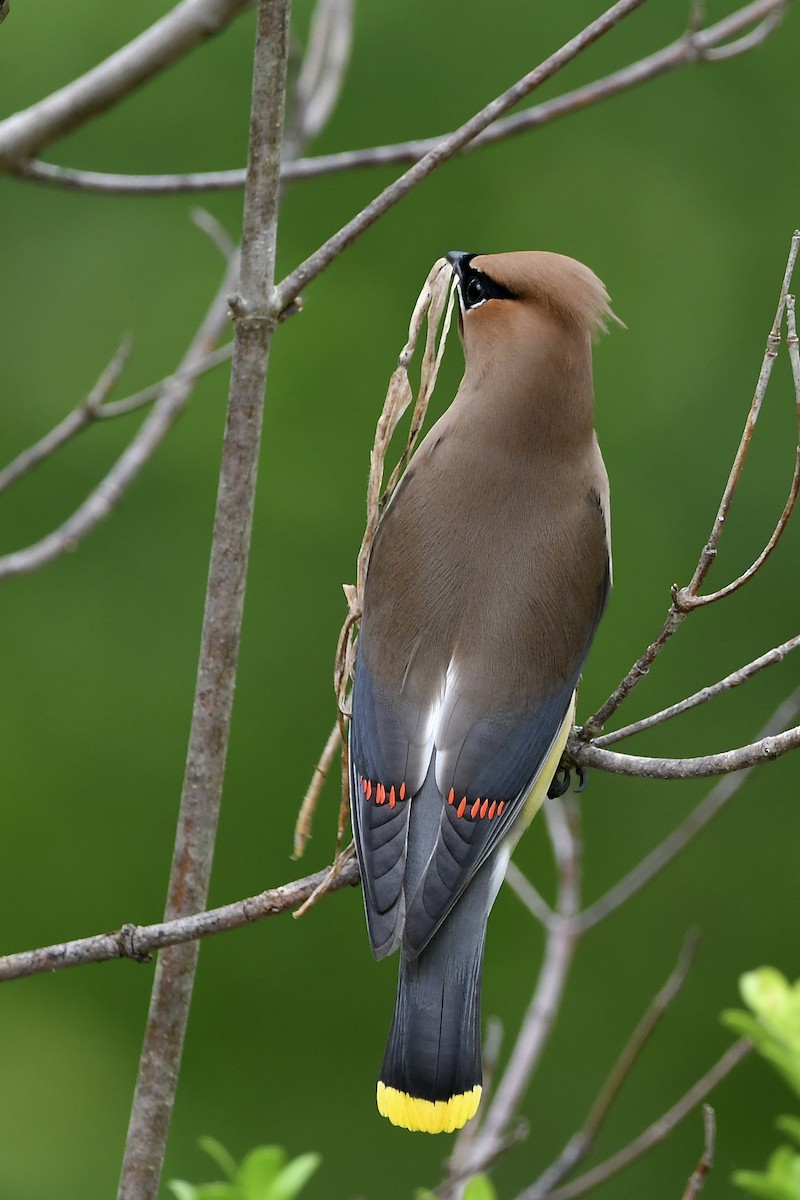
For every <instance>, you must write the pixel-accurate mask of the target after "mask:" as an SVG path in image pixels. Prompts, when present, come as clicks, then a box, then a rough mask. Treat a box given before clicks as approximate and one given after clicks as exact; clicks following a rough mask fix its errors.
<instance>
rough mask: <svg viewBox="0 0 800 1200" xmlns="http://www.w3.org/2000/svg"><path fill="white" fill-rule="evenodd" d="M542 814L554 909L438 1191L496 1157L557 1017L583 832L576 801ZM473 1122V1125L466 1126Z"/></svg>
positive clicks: (573, 936) (551, 804) (575, 932)
mask: <svg viewBox="0 0 800 1200" xmlns="http://www.w3.org/2000/svg"><path fill="white" fill-rule="evenodd" d="M544 812H545V817H546V818H547V827H548V832H549V834H550V840H551V843H552V846H553V853H554V857H555V860H556V865H557V868H558V880H559V882H558V897H557V903H556V911H555V912H554V913H553V915H552V917H551V918H550V920H549V922H548V925H547V942H546V945H545V952H544V961H543V963H542V967H541V971H540V973H539V979H538V982H537V985H536V989H535V991H534V993H533V997H532V999H531V1002H530V1004H529V1005H528V1009H527V1012H526V1013H525V1016H524V1018H523V1021H522V1026H521V1028H520V1032H519V1034H518V1036H517V1040H516V1042H515V1044H514V1048H513V1049H512V1051H511V1055H510V1058H509V1061H508V1065H507V1066H506V1068H505V1070H504V1071H503V1074H502V1077H501V1078H500V1080H499V1082H498V1085H497V1090H496V1092H495V1094H494V1096H493V1097H492V1100H491V1103H490V1104H489V1106H488V1108H487V1110H486V1113H485V1115H484V1116H483V1119H482V1120H480V1118H478V1120H477V1121H476V1120H473V1121H472V1122H470V1125H468V1126H467V1127H466V1128H465V1130H464V1131H463V1132H462V1134H461V1135H460V1136H459V1138H458V1140H457V1142H456V1146H455V1149H454V1152H453V1155H452V1158H451V1161H450V1175H449V1178H448V1181H447V1183H446V1184H445V1185H444V1188H443V1189H442V1191H441V1194H442V1195H444V1196H447V1195H448V1194H449V1192H448V1188H449V1187H450V1186H451V1185H452V1184H453V1183H454V1182H456V1181H458V1180H461V1179H464V1178H468V1177H469V1176H470V1175H471V1174H473V1173H474V1172H475V1171H479V1170H482V1169H483V1168H484V1167H485V1166H486V1165H487V1164H488V1163H490V1162H492V1161H493V1160H494V1158H496V1157H497V1154H498V1152H499V1151H500V1150H501V1149H502V1148H503V1146H504V1145H505V1142H506V1140H507V1136H508V1134H507V1131H508V1129H509V1128H510V1126H511V1122H512V1119H513V1116H514V1114H515V1112H516V1111H517V1108H518V1106H519V1102H520V1100H521V1099H522V1096H523V1095H524V1092H525V1089H526V1088H527V1086H528V1084H529V1083H530V1080H531V1077H532V1075H533V1072H534V1070H535V1069H536V1066H537V1064H538V1062H539V1060H540V1058H541V1055H542V1053H543V1051H544V1048H545V1046H546V1045H547V1041H548V1039H549V1036H550V1033H551V1031H552V1028H553V1025H554V1023H555V1020H556V1017H557V1015H558V1011H559V1007H560V1004H561V998H562V995H563V992H564V987H565V985H566V981H567V976H568V974H569V969H570V966H571V964H572V959H573V957H574V954H575V949H576V947H577V943H578V938H579V936H580V929H579V924H578V912H579V909H580V887H581V850H582V847H581V835H580V818H579V810H578V808H577V805H576V804H575V803H574V801H573V799H572V798H571V797H566V798H565V801H563V802H562V801H559V800H552V799H550V800H547V801H546V802H545V808H544ZM470 1126H471V1127H470Z"/></svg>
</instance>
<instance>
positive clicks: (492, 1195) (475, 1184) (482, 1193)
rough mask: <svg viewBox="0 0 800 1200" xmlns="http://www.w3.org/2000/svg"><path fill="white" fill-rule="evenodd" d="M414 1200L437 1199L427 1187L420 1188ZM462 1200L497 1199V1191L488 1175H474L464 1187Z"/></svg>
mask: <svg viewBox="0 0 800 1200" xmlns="http://www.w3.org/2000/svg"><path fill="white" fill-rule="evenodd" d="M414 1200H436V1196H435V1195H434V1194H433V1192H429V1191H428V1190H427V1188H418V1189H417V1191H416V1192H415V1193H414ZM462 1200H497V1192H496V1191H495V1190H494V1184H493V1183H492V1181H491V1179H490V1178H489V1176H488V1175H473V1176H472V1179H470V1181H469V1183H468V1184H467V1186H466V1187H465V1188H464V1192H463V1195H462Z"/></svg>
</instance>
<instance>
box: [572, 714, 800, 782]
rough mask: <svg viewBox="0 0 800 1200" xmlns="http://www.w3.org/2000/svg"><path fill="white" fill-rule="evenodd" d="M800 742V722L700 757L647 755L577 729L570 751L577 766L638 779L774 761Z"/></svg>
mask: <svg viewBox="0 0 800 1200" xmlns="http://www.w3.org/2000/svg"><path fill="white" fill-rule="evenodd" d="M798 746H800V725H795V726H793V727H792V728H791V729H787V730H785V731H784V732H783V733H779V734H776V735H774V736H772V737H764V738H759V740H758V741H757V742H751V743H750V744H749V745H747V746H739V747H737V748H736V749H735V750H723V751H722V753H721V754H704V755H701V756H700V757H698V758H645V757H642V756H640V755H636V754H618V753H617V752H615V751H614V750H602V749H601V748H600V747H599V746H594V745H593V744H592V743H591V742H589V743H586V742H584V741H583V740H582V739H581V736H580V733H574V734H573V735H572V737H571V738H570V740H569V742H568V744H567V753H568V755H569V758H570V759H571V761H572V762H573V763H574V764H575V765H576V766H580V767H597V769H598V770H599V771H610V772H611V773H612V774H614V775H632V776H634V777H635V778H637V779H707V778H709V777H710V776H712V775H727V774H728V773H729V772H731V771H743V770H745V769H746V768H747V767H755V766H759V765H761V764H762V763H767V762H772V761H773V760H774V759H776V758H780V757H781V756H782V755H784V754H788V753H789V751H790V750H796V749H797V748H798Z"/></svg>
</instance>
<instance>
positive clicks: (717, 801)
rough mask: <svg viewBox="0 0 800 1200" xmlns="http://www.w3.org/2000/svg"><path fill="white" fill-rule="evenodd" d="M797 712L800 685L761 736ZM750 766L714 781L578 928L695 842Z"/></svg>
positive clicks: (601, 916) (608, 909) (609, 909)
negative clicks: (681, 818)
mask: <svg viewBox="0 0 800 1200" xmlns="http://www.w3.org/2000/svg"><path fill="white" fill-rule="evenodd" d="M798 711H800V688H798V689H797V690H796V691H795V692H794V693H793V694H792V695H791V696H789V698H788V699H787V700H784V701H783V703H782V704H780V705H779V706H778V708H777V709H776V711H775V712H774V713H773V715H772V717H770V719H769V721H768V722H767V724H766V725H765V726H764V728H763V729H762V731H761V736H762V737H771V736H773V735H774V734H776V733H779V732H780V730H781V729H784V728H785V727H786V725H788V723H789V722H790V721H793V720H794V719H795V718H796V716H797V713H798ZM753 769H754V768H753V767H747V768H745V770H743V771H741V772H740V773H739V774H738V775H726V776H725V777H724V778H723V779H720V781H719V783H717V784H715V785H714V787H713V788H712V789H711V791H710V792H709V793H708V795H707V796H706V797H705V798H704V799H703V800H701V801H700V803H699V804H698V805H697V807H696V808H694V809H693V810H692V812H690V813H689V815H688V817H686V818H685V819H684V820H683V821H681V823H680V825H678V826H677V828H675V829H673V831H672V833H670V834H669V835H668V836H667V837H666V838H664V840H663V842H661V843H660V844H659V845H658V846H656V847H655V849H654V850H651V851H650V853H649V854H647V855H646V856H645V857H644V858H643V859H641V861H640V862H638V863H637V864H636V866H635V867H634V868H633V869H632V870H631V871H629V872H628V874H627V875H625V876H623V878H622V879H620V881H619V882H618V883H616V884H614V886H613V887H612V888H609V890H608V891H607V892H606V893H605V895H603V896H601V897H600V899H599V900H596V901H595V902H594V904H591V905H590V906H589V907H588V908H586V909H584V911H583V912H582V913H581V917H580V922H581V929H582V931H583V932H584V933H585V932H586V931H587V930H589V929H592V928H593V927H594V926H595V925H599V924H600V922H601V921H604V920H605V919H606V917H608V916H610V915H611V913H612V912H614V911H616V909H618V908H620V907H621V906H622V905H623V904H625V903H627V901H628V900H630V898H631V896H633V895H634V894H635V893H636V892H638V891H639V890H640V889H641V888H643V887H644V886H645V884H646V883H649V882H650V880H651V879H652V878H653V877H654V876H655V875H657V874H658V873H659V871H663V869H664V867H666V866H667V864H668V863H670V862H672V860H673V858H675V857H676V856H677V855H678V854H680V853H681V851H682V850H685V849H686V847H687V846H688V845H689V844H690V843H691V842H693V841H694V839H695V838H696V837H697V835H698V834H699V833H700V832H701V831H702V830H703V829H705V827H706V826H707V825H708V824H709V823H710V821H711V820H712V819H713V818H714V817H715V816H716V815H717V813H718V812H719V811H720V810H721V809H722V808H724V806H725V805H726V804H727V803H728V801H729V800H731V799H732V797H733V796H734V795H735V794H736V792H738V791H739V789H740V788H741V787H742V785H743V784H744V783H745V781H746V780H747V778H748V776H749V775H750V772H751V771H752V770H753Z"/></svg>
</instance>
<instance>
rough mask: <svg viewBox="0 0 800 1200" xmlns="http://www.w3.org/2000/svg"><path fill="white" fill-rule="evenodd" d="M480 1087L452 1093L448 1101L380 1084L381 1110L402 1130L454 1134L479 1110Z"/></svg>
mask: <svg viewBox="0 0 800 1200" xmlns="http://www.w3.org/2000/svg"><path fill="white" fill-rule="evenodd" d="M481 1090H482V1089H481V1086H480V1084H476V1085H475V1087H474V1088H472V1090H471V1091H469V1092H461V1093H460V1094H459V1095H458V1096H451V1097H450V1099H449V1100H421V1099H420V1098H419V1097H417V1096H409V1095H408V1094H407V1093H406V1092H400V1091H398V1090H397V1088H393V1087H387V1086H386V1084H385V1083H379V1084H378V1112H379V1113H380V1114H381V1116H382V1117H386V1118H387V1120H389V1121H391V1122H392V1124H393V1125H399V1126H400V1128H401V1129H412V1130H414V1131H417V1132H420V1133H452V1132H453V1130H455V1129H460V1128H461V1126H462V1125H466V1123H467V1121H469V1120H470V1119H471V1118H472V1117H474V1116H475V1113H476V1112H477V1111H478V1105H479V1104H480V1102H481Z"/></svg>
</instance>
